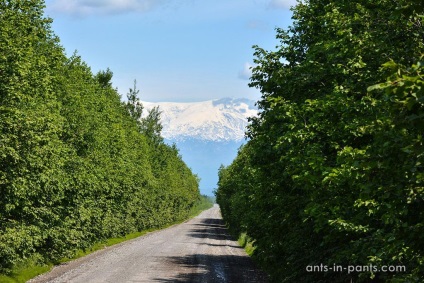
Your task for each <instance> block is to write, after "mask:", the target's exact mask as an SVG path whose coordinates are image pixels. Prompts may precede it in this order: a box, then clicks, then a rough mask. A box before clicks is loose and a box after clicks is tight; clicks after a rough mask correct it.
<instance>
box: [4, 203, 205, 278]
mask: <svg viewBox="0 0 424 283" xmlns="http://www.w3.org/2000/svg"><path fill="white" fill-rule="evenodd" d="M212 206H213V199H212V198H211V197H208V196H203V195H202V196H201V197H200V200H199V201H198V202H197V203H196V204H195V205H194V206H193V207H192V209H191V210H190V212H189V216H188V218H187V219H190V218H193V217H195V216H197V215H199V214H200V213H201V212H202V211H204V210H206V209H209V208H211V207H212ZM187 219H183V220H180V221H177V222H174V223H169V224H167V225H165V226H163V227H161V228H152V229H148V230H143V231H141V232H135V233H131V234H128V235H126V236H124V237H119V238H111V239H108V240H106V241H103V242H99V243H97V244H95V245H93V246H92V247H91V248H89V249H86V250H78V251H77V252H76V253H75V255H74V256H73V257H71V258H64V259H61V260H60V261H59V262H58V263H65V262H68V261H71V260H75V259H78V258H81V257H84V256H86V255H89V254H91V253H93V252H95V251H98V250H101V249H104V248H106V247H110V246H113V245H116V244H119V243H122V242H125V241H128V240H131V239H134V238H137V237H140V236H143V235H145V234H147V233H150V232H153V231H156V230H161V229H165V228H167V227H170V226H172V225H175V224H179V223H182V222H184V221H186V220H187ZM53 267H54V264H53V263H48V264H44V265H40V264H37V261H36V260H34V259H28V260H26V261H24V262H23V263H21V264H20V265H18V266H15V267H14V268H13V270H12V272H11V273H10V274H8V275H2V274H0V283H24V282H26V281H28V280H30V279H31V278H34V277H35V276H37V275H40V274H43V273H46V272H48V271H50V270H51V269H52V268H53Z"/></svg>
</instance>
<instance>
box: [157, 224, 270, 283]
mask: <svg viewBox="0 0 424 283" xmlns="http://www.w3.org/2000/svg"><path fill="white" fill-rule="evenodd" d="M192 225H193V229H191V230H190V231H189V234H188V235H189V236H190V237H193V238H204V239H210V240H218V241H222V242H213V243H210V241H208V242H205V243H199V244H201V245H209V246H213V247H216V248H217V249H218V251H219V249H220V248H221V249H222V248H223V247H228V248H231V249H242V248H241V247H240V246H236V245H228V244H227V243H228V242H227V240H234V239H232V237H231V236H230V235H229V234H228V230H227V228H226V226H225V223H224V221H223V220H222V219H216V218H205V219H202V220H201V222H200V223H196V224H192ZM224 249H225V248H224ZM166 262H167V263H168V264H169V265H177V266H178V267H177V268H176V270H180V271H181V272H180V274H178V275H177V276H175V277H174V278H166V279H165V278H156V279H155V281H156V282H176V283H183V282H187V283H188V282H199V283H200V282H202V283H203V282H234V283H240V282H246V283H250V282H252V283H253V282H258V283H262V282H266V276H265V275H264V273H262V272H261V271H260V270H258V269H257V268H256V266H255V264H254V263H253V262H252V260H251V258H249V257H248V256H240V255H232V254H222V255H220V254H200V253H198V254H193V255H187V256H182V257H168V258H167V259H166Z"/></svg>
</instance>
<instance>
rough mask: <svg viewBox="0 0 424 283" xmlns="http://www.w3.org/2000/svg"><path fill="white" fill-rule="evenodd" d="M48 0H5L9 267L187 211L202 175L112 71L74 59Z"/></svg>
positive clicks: (1, 224) (2, 82) (1, 146)
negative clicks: (56, 29) (124, 94)
mask: <svg viewBox="0 0 424 283" xmlns="http://www.w3.org/2000/svg"><path fill="white" fill-rule="evenodd" d="M43 10H44V2H43V1H41V0H40V1H39V0H32V1H26V0H8V1H0V273H5V272H8V271H10V270H11V268H13V266H15V265H16V264H18V263H20V262H22V261H23V260H29V259H30V260H33V261H39V262H46V261H55V260H58V259H60V258H63V257H66V256H72V254H73V253H74V252H75V250H78V249H85V248H88V247H90V246H91V245H92V244H93V243H96V242H99V241H101V240H103V239H107V238H110V237H117V236H122V235H125V234H127V233H131V232H136V231H141V230H144V229H148V228H153V227H159V226H162V225H164V224H166V223H171V222H174V221H176V220H181V219H183V218H185V217H186V216H187V215H188V213H189V210H190V208H191V207H192V206H193V204H194V203H195V202H196V201H197V199H198V198H199V189H198V178H197V177H196V176H195V175H193V174H192V172H191V170H190V169H189V168H188V167H187V166H186V164H185V163H184V162H183V161H182V159H181V157H180V156H179V154H178V150H177V149H176V148H175V146H168V145H166V144H164V143H163V140H162V138H161V137H160V130H161V126H160V123H159V121H158V118H159V112H158V110H157V109H155V110H153V111H152V112H150V113H149V115H148V116H147V118H145V119H142V120H140V119H139V118H140V117H141V114H142V105H141V104H140V103H139V101H138V99H137V97H136V94H137V93H138V92H137V91H136V89H135V88H134V89H131V90H130V93H129V95H128V102H126V103H123V102H121V97H120V95H119V94H118V93H117V90H116V89H113V88H112V86H111V79H112V72H111V71H110V70H107V71H104V72H99V73H98V74H96V75H94V74H93V73H92V72H91V70H90V68H89V67H88V66H87V65H86V64H85V63H84V62H83V61H82V60H81V58H80V57H79V56H76V55H74V56H72V57H70V58H68V57H67V56H66V55H65V52H64V50H63V48H62V47H61V46H60V44H59V39H58V38H57V37H56V36H55V35H54V34H53V32H52V30H51V20H50V19H48V18H45V17H44V11H43Z"/></svg>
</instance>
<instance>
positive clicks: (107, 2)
mask: <svg viewBox="0 0 424 283" xmlns="http://www.w3.org/2000/svg"><path fill="white" fill-rule="evenodd" d="M166 1H167V0H53V1H52V3H51V5H50V8H51V9H53V10H54V11H58V12H61V13H65V14H71V15H76V16H87V15H91V14H120V13H127V12H146V11H149V10H151V9H153V8H155V7H156V6H158V5H159V4H162V3H163V2H166ZM168 1H169V0H168Z"/></svg>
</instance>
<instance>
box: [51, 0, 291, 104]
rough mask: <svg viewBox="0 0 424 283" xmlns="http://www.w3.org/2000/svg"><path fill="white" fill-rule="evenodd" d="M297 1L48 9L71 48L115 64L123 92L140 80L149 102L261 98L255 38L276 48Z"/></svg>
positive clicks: (75, 1) (101, 66)
mask: <svg viewBox="0 0 424 283" xmlns="http://www.w3.org/2000/svg"><path fill="white" fill-rule="evenodd" d="M295 2H296V1H295V0H183V1H182V0H46V6H47V8H46V15H47V16H49V17H51V18H53V30H54V32H55V33H56V35H58V36H59V37H60V39H61V43H62V45H63V47H64V48H65V50H66V52H67V54H68V55H72V53H73V52H74V51H75V50H77V52H78V54H79V55H81V57H82V58H83V60H84V61H85V62H86V63H87V64H88V65H89V66H90V67H91V68H92V71H93V72H94V73H96V72H97V71H99V70H105V69H106V68H110V69H111V70H112V72H113V73H114V78H113V85H114V86H115V87H117V88H118V91H119V93H121V94H122V95H123V97H125V94H126V93H127V92H128V89H129V88H130V87H132V86H133V81H134V79H136V80H137V88H138V89H140V93H139V96H140V99H141V100H144V101H152V102H161V101H172V102H194V101H204V100H210V99H217V98H222V97H235V98H239V97H245V98H250V99H254V100H257V99H259V98H260V94H259V92H258V90H256V89H251V88H249V87H248V86H247V84H248V83H249V79H248V78H249V76H250V74H249V67H250V66H251V65H252V64H253V52H254V50H253V49H252V45H259V46H260V47H262V48H265V49H268V50H271V49H274V47H275V45H277V44H278V41H277V40H276V39H275V28H276V27H282V28H286V27H287V26H289V25H290V24H291V15H292V13H291V11H290V10H289V7H290V6H291V5H294V4H295Z"/></svg>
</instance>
